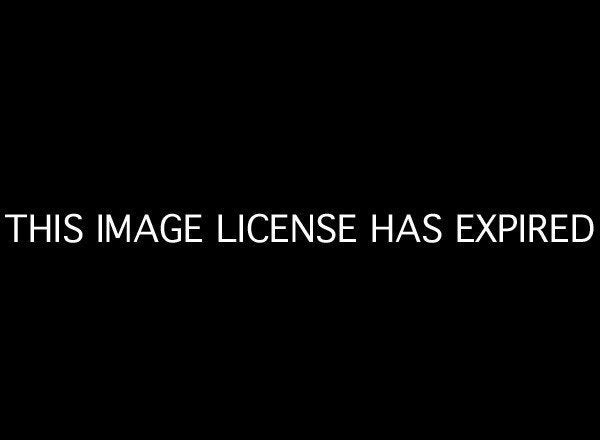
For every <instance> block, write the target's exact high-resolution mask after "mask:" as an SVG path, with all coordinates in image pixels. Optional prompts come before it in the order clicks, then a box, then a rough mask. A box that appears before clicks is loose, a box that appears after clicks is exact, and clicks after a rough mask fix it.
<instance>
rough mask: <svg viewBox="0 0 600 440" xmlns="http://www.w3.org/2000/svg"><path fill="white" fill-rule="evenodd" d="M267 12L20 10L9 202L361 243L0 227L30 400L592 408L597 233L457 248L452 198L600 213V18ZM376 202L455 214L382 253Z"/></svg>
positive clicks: (197, 412) (5, 166)
mask: <svg viewBox="0 0 600 440" xmlns="http://www.w3.org/2000/svg"><path fill="white" fill-rule="evenodd" d="M52 12H57V11H52ZM153 12H157V11H153ZM163 12H164V11H163ZM247 12H248V14H247V13H246V12H240V11H239V10H237V9H236V11H233V10H232V11H228V12H227V13H225V14H224V15H223V14H221V15H216V14H215V13H214V12H212V11H211V12H207V11H204V12H195V13H193V14H190V15H188V14H186V13H184V12H183V11H180V12H177V13H175V15H173V16H171V15H170V14H169V15H167V14H166V13H165V15H164V16H163V14H162V12H161V14H159V15H160V18H156V16H155V15H152V17H150V16H147V15H146V13H145V12H144V13H141V12H140V11H137V12H136V13H133V14H127V15H126V14H125V13H124V12H122V13H119V14H114V16H112V15H111V16H110V17H107V18H102V19H100V18H99V17H100V15H97V14H100V12H97V13H96V12H95V13H94V14H92V15H85V19H83V18H82V16H78V18H77V19H75V18H74V19H66V22H65V23H63V22H62V21H57V20H50V19H48V16H46V17H45V16H44V14H43V13H41V14H40V16H36V17H35V19H34V18H33V15H36V14H34V13H33V12H32V11H30V12H28V14H26V15H25V16H23V17H24V19H25V20H24V21H19V23H18V24H16V25H15V26H14V29H10V30H8V31H7V39H6V44H5V52H4V55H3V66H4V67H3V70H4V72H3V73H4V74H5V79H4V80H3V85H4V87H3V96H4V99H3V110H4V111H3V124H2V125H3V133H4V136H3V137H4V142H3V156H4V158H3V160H2V173H1V176H2V177H1V179H2V201H1V202H2V205H1V206H2V213H3V214H4V213H5V212H31V213H42V212H43V213H67V212H79V213H83V214H86V215H87V216H89V215H92V214H94V213H96V212H105V211H107V210H110V211H113V212H124V211H131V212H151V213H153V214H155V215H158V214H160V213H163V212H169V211H175V212H179V213H186V212H190V213H202V214H204V215H205V216H206V217H208V218H210V217H211V216H214V215H215V214H216V213H217V212H222V211H229V212H237V211H239V210H243V211H246V212H252V211H256V212H288V213H292V212H294V213H319V212H325V211H328V212H334V213H335V212H356V213H359V215H361V243H360V244H359V245H348V246H342V245H338V246H331V247H326V248H323V247H321V248H317V247H291V246H285V245H283V246H275V245H273V246H268V247H262V248H252V247H244V248H234V249H232V248H227V249H225V248H218V247H216V246H214V245H210V244H207V245H206V246H199V247H175V248H164V247H158V248H154V247H152V246H138V247H129V248H128V247H126V246H124V247H117V248H115V247H111V248H102V247H98V246H95V245H94V244H93V243H88V244H83V245H81V246H76V247H63V246H54V247H53V246H39V247H35V248H31V247H27V246H23V247H20V246H10V245H9V243H8V242H7V240H4V242H3V245H2V254H3V257H5V258H3V263H2V264H3V270H2V273H3V278H4V282H3V284H4V285H5V286H6V287H5V288H3V289H2V291H3V295H2V301H3V303H4V304H3V307H2V311H3V314H4V315H5V319H3V324H4V327H5V331H4V338H3V339H4V341H5V347H6V348H5V355H6V356H5V358H6V362H5V365H7V366H8V367H9V370H10V373H9V374H8V375H7V376H6V382H7V384H8V385H9V386H10V388H11V389H13V388H14V389H15V393H14V394H11V396H14V397H11V404H10V408H11V412H12V413H13V414H15V415H20V416H23V414H31V410H32V409H34V408H35V409H38V410H40V411H39V412H40V413H41V414H45V415H46V417H47V418H45V419H44V420H47V421H46V422H44V423H49V424H52V425H57V426H63V423H67V424H71V423H73V420H74V419H77V420H78V421H83V422H88V423H86V425H87V426H88V427H89V426H99V427H107V426H109V425H112V422H113V421H123V420H128V421H131V420H133V421H134V425H136V426H138V427H148V426H150V427H152V428H153V429H158V426H157V425H160V426H163V427H165V428H166V429H167V430H168V431H171V430H174V429H176V428H180V427H181V426H183V425H184V424H183V422H184V421H191V422H192V423H193V424H201V426H198V427H200V428H202V427H203V426H204V425H203V423H205V420H207V419H208V420H210V421H212V422H213V423H214V422H216V423H217V424H218V425H219V426H221V427H222V429H225V430H230V429H239V428H242V429H251V428H255V427H256V428H261V429H266V428H269V429H273V428H274V427H275V426H276V425H278V424H279V423H281V422H283V423H282V424H283V426H284V427H285V428H286V429H287V430H286V431H282V432H288V431H290V430H291V431H295V430H298V429H306V430H308V432H314V431H313V430H312V429H313V428H312V427H313V426H315V422H317V423H318V422H323V421H328V422H330V423H329V426H330V428H329V429H331V430H332V431H331V432H337V430H340V429H344V428H350V429H357V430H358V429H359V428H363V429H365V430H366V431H365V432H372V431H373V430H375V429H383V428H384V427H386V426H387V425H388V424H389V423H391V424H392V426H395V427H396V428H399V427H400V428H401V427H403V426H407V427H408V425H404V424H403V423H405V422H401V421H402V420H407V419H408V420H410V421H412V422H413V423H416V424H418V425H420V426H421V427H422V428H423V429H426V430H431V429H440V428H441V429H455V428H460V429H465V428H467V427H469V428H471V429H473V428H474V427H475V425H477V424H478V423H481V422H483V425H484V426H485V427H486V428H487V429H488V430H490V429H491V430H497V429H507V430H509V432H512V431H510V430H511V429H512V428H511V427H512V426H514V423H515V422H522V421H525V420H528V421H532V420H533V421H534V423H532V424H531V426H532V428H533V429H540V427H548V426H551V427H553V428H556V429H557V428H558V426H557V425H559V424H560V425H561V426H563V427H566V428H568V429H573V424H572V423H573V419H572V418H571V416H572V415H573V414H576V415H577V417H578V418H579V420H580V421H581V420H583V419H584V418H585V417H586V414H588V411H589V409H586V408H587V405H586V403H585V402H586V396H589V395H590V394H591V393H592V390H593V389H595V388H594V385H593V381H592V375H591V372H592V371H593V369H594V366H595V365H596V364H595V363H594V362H592V359H593V356H592V355H593V348H594V347H593V341H594V339H595V338H596V336H597V327H598V326H597V322H596V320H595V314H596V310H597V304H596V301H595V299H594V297H593V295H594V293H595V290H597V289H596V287H595V284H594V283H593V281H595V279H594V269H595V266H596V262H597V253H596V247H597V238H595V239H594V242H593V243H590V244H587V245H560V244H559V245H552V246H544V245H541V246H522V245H521V246H518V245H515V244H508V245H506V246H486V245H482V246H460V245H458V244H456V243H455V242H454V241H455V240H454V238H455V236H454V225H453V218H454V216H455V215H456V214H457V213H460V212H477V213H487V214H490V213H512V214H518V213H530V212H531V213H545V214H549V213H585V214H588V215H592V216H593V217H594V218H595V220H596V221H597V212H598V211H597V208H596V207H595V205H596V203H595V200H596V199H595V195H594V193H593V188H594V187H595V186H596V184H595V180H596V179H595V178H594V177H595V174H594V161H593V159H592V154H593V152H592V147H593V146H594V145H596V144H597V135H596V133H595V130H594V128H595V121H596V118H597V108H596V107H595V102H596V101H597V85H596V84H595V82H594V81H593V78H595V77H597V69H596V68H595V66H594V65H593V54H594V52H593V49H594V47H593V46H592V44H591V43H592V40H591V39H589V38H590V36H589V35H588V33H591V32H592V29H591V28H589V27H588V26H587V25H586V24H585V23H584V22H583V21H582V19H581V18H580V17H575V18H569V17H567V16H566V15H565V16H563V17H561V19H560V20H559V21H556V19H553V20H550V19H549V18H543V17H542V16H541V15H540V14H539V13H536V14H532V15H527V17H526V18H524V17H525V13H524V11H521V13H520V14H516V15H514V16H513V15H510V14H509V16H506V15H504V14H500V11H496V12H494V13H487V12H483V11H481V13H480V15H477V13H476V12H475V11H469V14H466V11H445V12H441V11H427V12H425V13H420V14H416V13H414V12H412V11H404V12H397V11H395V12H393V13H392V12H385V11H380V12H376V13H374V14H371V13H369V14H367V13H366V11H353V12H354V14H351V15H347V14H346V13H344V14H338V13H332V14H328V15H327V17H326V18H325V14H324V11H321V13H319V14H308V16H307V15H306V14H303V13H301V11H295V12H293V13H284V12H283V11H281V12H280V13H276V12H275V11H272V10H270V11H269V13H268V14H267V13H266V12H265V11H262V12H261V11H255V10H253V11H247ZM305 12H306V11H305ZM338 12H339V11H338ZM446 12H448V13H449V12H453V13H454V15H446ZM538 12H539V11H538ZM69 13H70V14H73V13H74V12H73V11H70V12H69ZM250 13H253V14H251V15H249V14H250ZM75 14H76V13H75ZM278 14H280V15H278ZM470 14H474V15H470ZM184 16H185V18H184ZM69 17H70V15H69ZM102 17H104V15H102ZM257 17H259V18H260V19H259V18H257ZM517 17H518V18H517ZM63 18H65V16H64V15H63ZM375 212H376V213H380V214H387V213H395V214H405V213H413V214H423V213H428V212H438V213H440V214H441V215H443V217H444V219H445V220H446V221H447V225H448V227H447V228H445V229H444V233H445V238H444V241H443V243H441V244H440V245H438V246H420V247H417V246H413V245H411V244H410V243H407V244H406V245H401V246H394V247H377V248H376V247H374V246H371V245H369V244H368V238H369V234H368V229H367V228H366V225H368V223H364V221H365V220H368V218H369V215H370V214H371V213H375ZM363 229H366V232H365V231H363ZM3 233H5V231H3ZM4 237H6V235H4ZM54 411H56V412H58V413H61V414H63V416H62V417H54V416H52V414H53V412H54ZM36 413H38V412H36ZM40 417H41V416H40ZM173 417H174V418H173ZM40 420H41V419H40ZM92 423H93V424H92ZM578 425H579V423H578ZM48 426H50V425H48ZM133 429H139V428H135V427H134V428H133Z"/></svg>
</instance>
